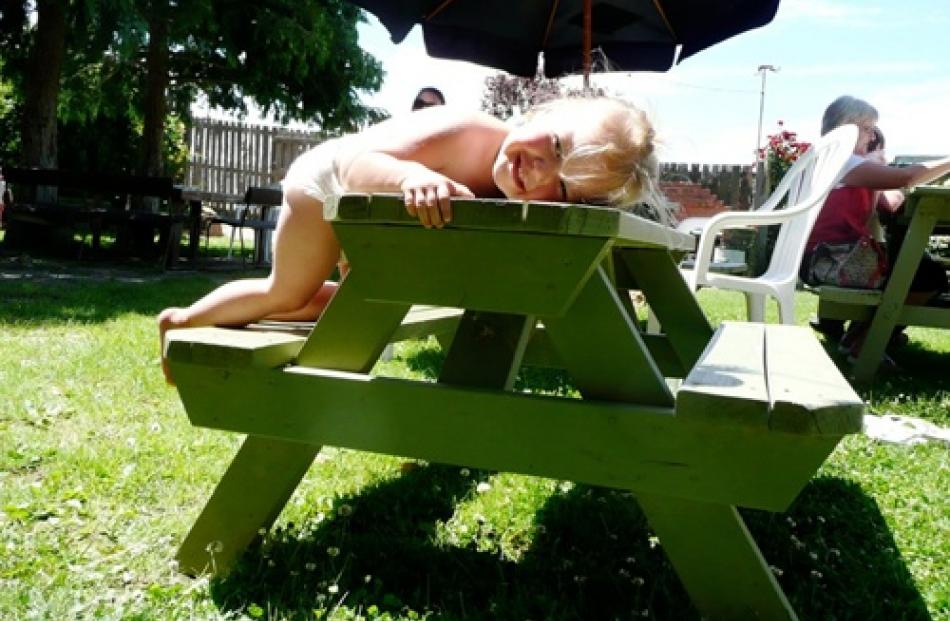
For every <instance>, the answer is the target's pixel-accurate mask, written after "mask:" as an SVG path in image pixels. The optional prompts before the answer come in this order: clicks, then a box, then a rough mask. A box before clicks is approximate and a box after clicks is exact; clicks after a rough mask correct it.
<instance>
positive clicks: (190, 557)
mask: <svg viewBox="0 0 950 621" xmlns="http://www.w3.org/2000/svg"><path fill="white" fill-rule="evenodd" d="M256 403H257V405H258V406H260V403H259V402H256ZM319 450H320V447H319V446H316V445H312V444H300V443H299V442H289V441H284V440H277V439H273V438H262V437H256V436H250V437H248V438H246V439H245V440H244V444H243V445H242V446H241V448H240V450H239V451H238V453H237V456H236V457H235V458H234V461H232V462H231V465H230V466H229V467H228V469H227V471H226V472H225V473H224V477H222V479H221V481H220V482H219V483H218V486H217V487H216V488H215V490H214V493H213V494H212V495H211V498H210V499H209V500H208V503H207V504H206V505H205V507H204V509H203V510H202V511H201V514H200V515H199V516H198V519H197V520H196V521H195V523H194V525H193V526H192V527H191V530H190V531H189V533H188V536H187V537H186V538H185V541H184V543H182V545H181V547H180V548H179V550H178V554H177V556H176V559H177V560H178V566H179V569H180V570H181V571H183V572H184V573H186V574H189V575H193V576H194V575H199V574H203V573H210V574H213V575H225V574H227V573H228V572H229V571H230V569H231V568H232V567H233V566H234V564H235V563H236V562H237V560H238V559H239V558H240V556H241V554H242V553H243V552H244V550H245V549H247V547H248V546H249V545H251V543H253V542H254V541H255V540H256V539H258V538H259V536H260V535H259V533H260V530H261V529H269V528H270V527H271V525H272V524H273V523H274V520H276V519H277V516H278V515H279V514H280V511H281V509H283V507H284V505H285V504H287V500H288V499H289V498H290V496H291V494H293V492H294V490H295V489H296V488H297V485H298V484H299V483H300V480H301V479H302V478H303V476H304V474H306V472H307V469H308V468H309V467H310V464H311V463H313V459H314V457H315V456H316V454H317V451H319Z"/></svg>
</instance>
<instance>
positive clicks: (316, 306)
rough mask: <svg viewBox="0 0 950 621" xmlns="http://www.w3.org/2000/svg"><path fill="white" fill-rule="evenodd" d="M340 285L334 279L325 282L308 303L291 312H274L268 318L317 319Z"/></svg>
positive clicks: (276, 319)
mask: <svg viewBox="0 0 950 621" xmlns="http://www.w3.org/2000/svg"><path fill="white" fill-rule="evenodd" d="M339 287H340V286H339V285H338V284H337V283H335V282H333V281H332V280H328V281H326V282H325V283H323V286H322V287H320V290H319V291H317V293H316V295H314V296H313V297H312V298H310V301H309V302H307V305H306V306H304V307H303V308H299V309H297V310H295V311H291V312H289V313H274V314H271V315H268V316H267V319H272V320H274V321H316V320H317V319H319V318H320V315H322V314H323V310H324V309H325V308H326V307H327V304H329V303H330V300H331V299H332V298H333V295H334V294H335V293H336V290H337V289H339Z"/></svg>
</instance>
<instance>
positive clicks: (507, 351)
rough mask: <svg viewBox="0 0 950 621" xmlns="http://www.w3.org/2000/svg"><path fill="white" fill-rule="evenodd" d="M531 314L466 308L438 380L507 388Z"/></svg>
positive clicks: (524, 342) (525, 339) (518, 361)
mask: <svg viewBox="0 0 950 621" xmlns="http://www.w3.org/2000/svg"><path fill="white" fill-rule="evenodd" d="M535 323H537V322H536V321H535V319H534V317H531V316H529V317H525V316H523V315H506V314H502V313H482V312H474V311H466V312H465V314H464V315H463V316H462V321H461V322H460V323H459V326H458V329H457V330H456V332H455V337H454V338H453V339H452V345H451V347H450V348H449V350H448V353H447V354H446V356H445V363H444V364H443V365H442V370H441V372H440V373H439V382H440V383H443V384H450V385H454V386H480V387H485V388H501V389H504V390H510V389H511V387H512V386H513V385H514V381H515V376H516V375H517V374H518V369H519V367H520V366H521V359H522V357H523V356H524V351H525V348H526V347H527V344H528V339H529V338H530V336H531V332H532V330H534V325H535Z"/></svg>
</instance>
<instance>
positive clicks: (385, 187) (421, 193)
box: [341, 151, 475, 227]
mask: <svg viewBox="0 0 950 621" xmlns="http://www.w3.org/2000/svg"><path fill="white" fill-rule="evenodd" d="M341 182H342V184H343V187H344V188H346V189H347V190H357V191H360V192H401V193H402V195H403V201H404V202H405V204H406V210H407V211H408V212H409V214H410V215H413V216H418V217H419V220H420V221H421V222H422V224H423V225H425V226H427V227H428V226H437V227H440V226H442V225H443V224H445V223H448V222H451V220H452V208H451V205H450V204H449V197H450V196H467V197H473V196H475V195H474V194H473V193H472V191H471V190H469V189H468V188H467V187H466V186H464V185H462V184H461V183H458V182H456V181H453V180H452V179H449V178H448V177H446V176H445V175H443V174H441V173H438V172H436V171H434V170H432V169H430V168H428V167H427V166H425V165H424V164H420V163H419V162H415V161H412V160H403V159H399V158H396V157H393V156H392V155H389V154H388V153H381V152H378V151H367V152H364V153H360V154H359V155H356V156H354V157H353V158H352V159H351V160H350V161H349V166H348V174H346V176H342V175H341Z"/></svg>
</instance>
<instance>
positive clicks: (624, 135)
mask: <svg viewBox="0 0 950 621" xmlns="http://www.w3.org/2000/svg"><path fill="white" fill-rule="evenodd" d="M552 113H568V114H573V115H575V116H576V117H577V118H589V117H591V116H596V117H597V118H599V119H601V129H602V131H603V133H602V136H603V141H601V142H599V143H596V144H583V145H576V146H575V147H574V148H573V149H572V150H571V151H570V152H569V153H565V154H564V164H563V167H562V170H563V171H566V172H565V173H564V178H565V180H566V181H569V182H572V183H575V184H580V185H586V186H588V187H596V188H598V189H600V191H601V192H602V193H601V194H600V195H595V196H589V197H586V201H585V202H591V203H604V204H607V205H610V206H613V207H618V208H621V209H625V210H630V211H635V212H637V213H640V214H641V215H647V216H648V217H651V218H653V219H655V220H659V221H661V222H664V223H671V222H672V215H671V210H670V205H669V202H668V201H667V200H666V199H665V197H664V196H663V194H662V193H661V192H660V189H659V182H658V177H659V161H658V160H657V158H656V154H655V153H654V150H655V141H656V133H655V132H654V130H653V125H652V123H651V122H650V119H649V118H648V117H647V115H646V113H645V112H643V110H641V109H640V108H638V107H636V106H634V105H633V104H631V103H629V102H626V101H623V100H621V99H616V98H613V97H604V96H581V97H566V98H561V99H554V100H552V101H549V102H547V103H544V104H541V105H540V106H538V107H536V108H534V109H533V110H532V111H531V112H530V113H529V118H531V117H535V116H539V115H545V114H552Z"/></svg>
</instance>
